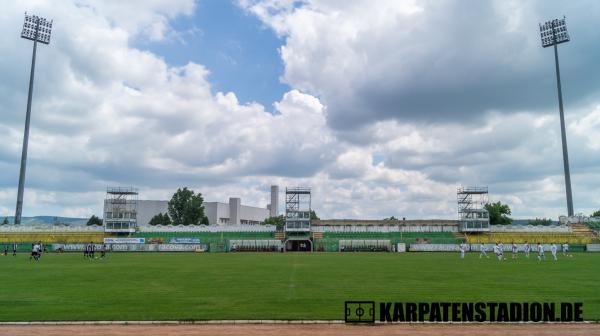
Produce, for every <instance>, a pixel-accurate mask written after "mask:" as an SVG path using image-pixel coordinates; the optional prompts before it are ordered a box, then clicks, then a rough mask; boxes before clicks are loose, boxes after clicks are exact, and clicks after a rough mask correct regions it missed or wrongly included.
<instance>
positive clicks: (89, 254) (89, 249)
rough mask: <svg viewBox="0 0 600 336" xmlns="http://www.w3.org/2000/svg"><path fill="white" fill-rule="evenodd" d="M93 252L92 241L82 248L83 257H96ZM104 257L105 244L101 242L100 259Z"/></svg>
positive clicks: (94, 249)
mask: <svg viewBox="0 0 600 336" xmlns="http://www.w3.org/2000/svg"><path fill="white" fill-rule="evenodd" d="M95 254H96V244H94V243H93V242H90V243H89V244H86V245H85V247H84V249H83V258H84V259H88V260H94V259H96V257H95ZM104 258H106V244H102V247H100V259H104Z"/></svg>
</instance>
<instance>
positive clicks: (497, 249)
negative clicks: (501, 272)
mask: <svg viewBox="0 0 600 336" xmlns="http://www.w3.org/2000/svg"><path fill="white" fill-rule="evenodd" d="M494 254H496V257H498V260H500V261H502V259H503V254H502V250H501V249H500V245H498V243H496V245H494Z"/></svg>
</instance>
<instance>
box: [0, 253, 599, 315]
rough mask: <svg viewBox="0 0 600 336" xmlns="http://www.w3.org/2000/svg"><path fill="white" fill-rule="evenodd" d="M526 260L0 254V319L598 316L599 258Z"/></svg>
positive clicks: (448, 256) (472, 256)
mask: <svg viewBox="0 0 600 336" xmlns="http://www.w3.org/2000/svg"><path fill="white" fill-rule="evenodd" d="M547 258H548V260H546V261H545V262H538V260H537V258H536V256H535V255H532V256H531V258H530V259H526V258H525V257H524V255H523V254H520V255H519V259H518V260H516V261H513V260H511V259H510V254H507V259H508V260H507V261H504V262H499V261H498V260H497V259H495V258H494V256H493V255H491V254H490V259H479V258H478V254H477V253H468V254H467V256H466V258H465V260H460V258H459V255H458V253H238V254H236V253H214V254H211V253H147V254H143V253H111V254H109V255H108V258H107V259H106V260H93V261H89V260H84V259H83V256H82V255H81V254H79V253H77V254H46V255H44V256H43V257H42V259H41V261H40V262H30V261H29V260H28V256H26V255H24V254H20V255H18V256H16V257H12V256H10V255H9V256H0V269H1V272H2V273H1V279H2V281H1V283H0V320H1V321H55V320H69V321H77V320H119V321H123V320H162V321H164V320H211V319H219V320H233V319H240V320H260V319H285V320H299V319H311V320H312V319H315V320H343V319H344V301H347V300H368V301H375V302H396V301H398V302H479V301H483V302H511V301H512V302H583V317H584V319H585V320H600V281H599V279H600V267H599V266H598V265H600V254H592V253H575V254H574V257H572V258H565V257H562V255H560V256H559V261H558V262H553V261H551V260H550V259H551V257H550V255H549V254H548V255H547Z"/></svg>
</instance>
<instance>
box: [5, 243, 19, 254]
mask: <svg viewBox="0 0 600 336" xmlns="http://www.w3.org/2000/svg"><path fill="white" fill-rule="evenodd" d="M11 245H12V255H13V257H16V256H17V249H18V248H19V245H18V244H17V243H12V244H11ZM9 247H10V246H9V244H4V255H5V256H7V255H8V249H9Z"/></svg>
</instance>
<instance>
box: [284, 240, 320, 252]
mask: <svg viewBox="0 0 600 336" xmlns="http://www.w3.org/2000/svg"><path fill="white" fill-rule="evenodd" d="M312 247H313V243H312V241H311V240H310V239H309V238H290V239H288V240H286V241H285V250H286V251H293V252H311V251H312Z"/></svg>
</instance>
